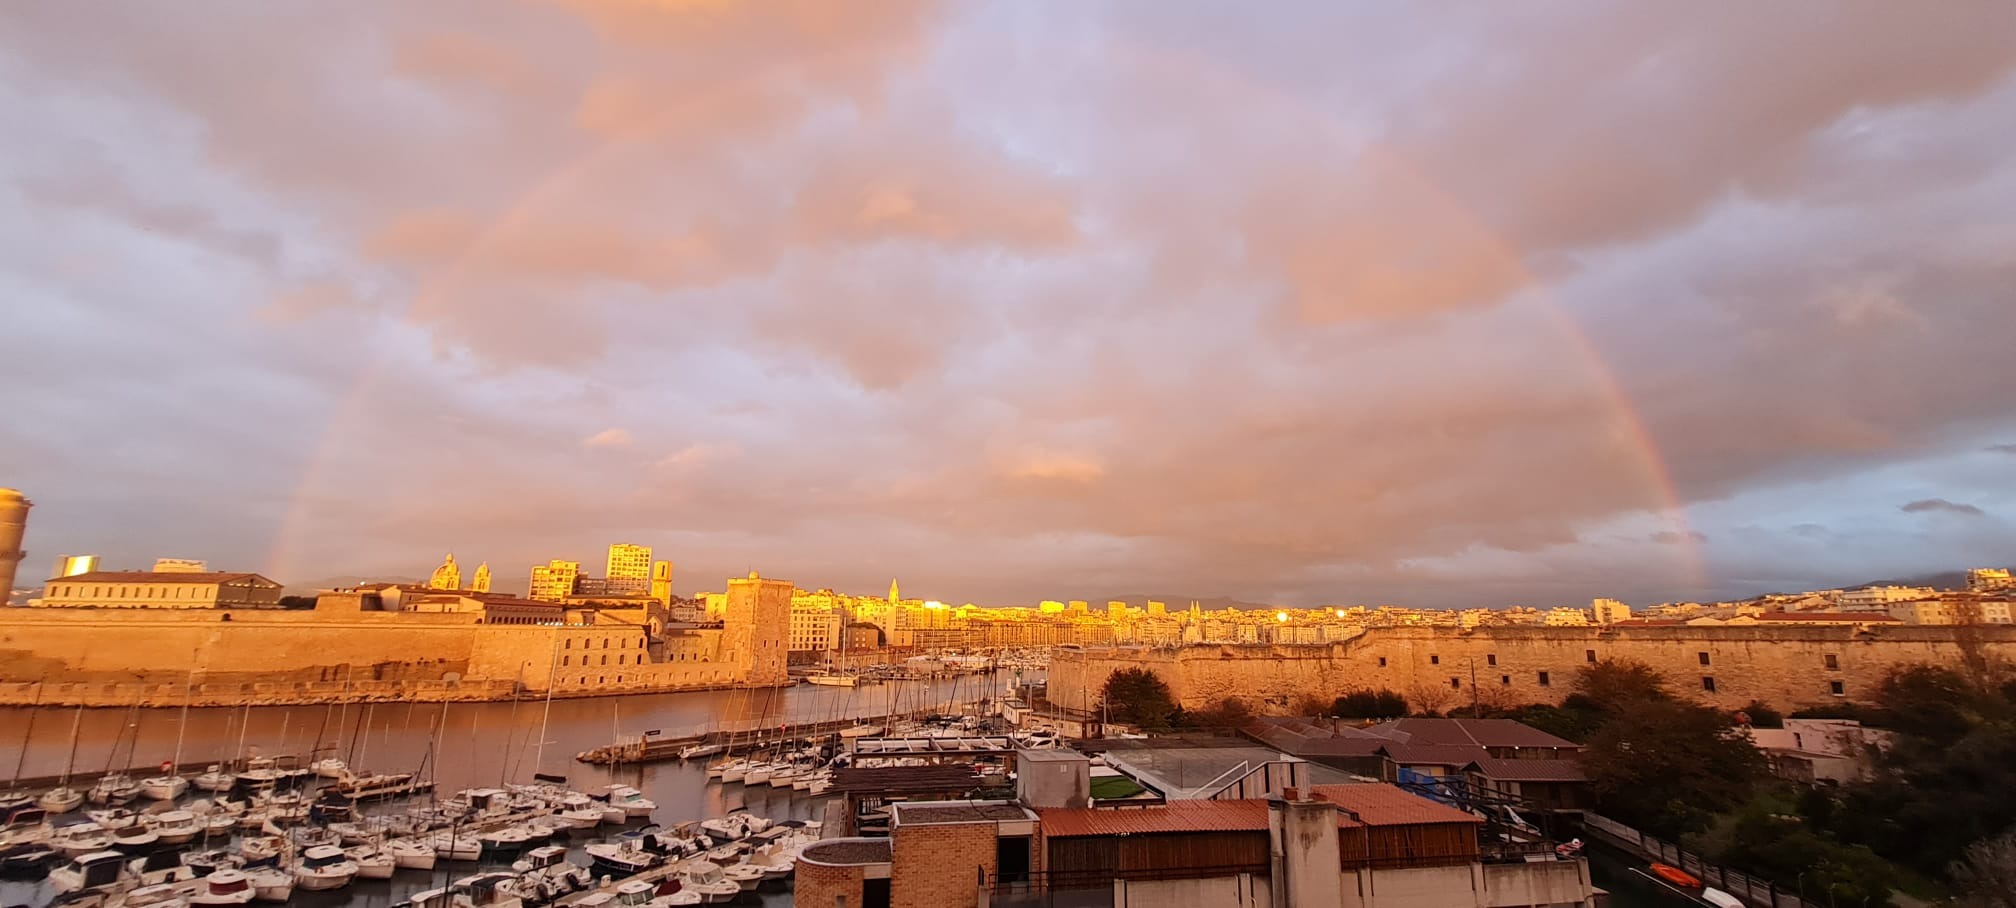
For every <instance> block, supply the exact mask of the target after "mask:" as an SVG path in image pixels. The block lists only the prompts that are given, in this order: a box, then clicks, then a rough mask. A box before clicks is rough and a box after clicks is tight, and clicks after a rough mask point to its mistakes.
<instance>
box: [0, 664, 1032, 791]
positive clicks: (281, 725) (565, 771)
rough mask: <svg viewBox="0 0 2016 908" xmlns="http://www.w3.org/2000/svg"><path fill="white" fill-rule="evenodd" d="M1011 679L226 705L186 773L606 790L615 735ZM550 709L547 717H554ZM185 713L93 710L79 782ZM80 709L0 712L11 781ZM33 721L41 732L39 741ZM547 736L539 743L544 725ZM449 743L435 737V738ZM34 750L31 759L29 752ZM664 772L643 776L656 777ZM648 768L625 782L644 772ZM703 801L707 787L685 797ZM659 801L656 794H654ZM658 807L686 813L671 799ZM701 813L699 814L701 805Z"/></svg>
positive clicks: (30, 768)
mask: <svg viewBox="0 0 2016 908" xmlns="http://www.w3.org/2000/svg"><path fill="white" fill-rule="evenodd" d="M1002 683H1003V682H1001V681H998V680H996V679H994V678H993V677H991V676H987V675H974V676H968V677H961V678H948V679H941V680H936V681H930V682H925V681H904V682H894V683H889V684H880V685H874V686H869V687H858V688H839V687H814V686H810V685H802V686H797V687H789V688H783V689H773V690H755V691H747V690H743V691H699V692H691V693H677V694H652V695H644V696H631V697H609V698H601V699H576V700H553V701H551V702H550V704H549V703H548V702H546V701H542V700H524V701H520V702H516V703H512V702H503V703H451V704H440V703H377V704H350V705H347V706H337V705H326V706H290V707H281V706H273V707H253V708H251V709H245V708H235V709H233V708H223V707H206V708H199V709H191V710H189V711H188V716H189V720H188V728H187V731H186V733H185V735H184V737H183V741H182V752H181V755H182V762H183V763H184V764H191V763H206V762H217V761H221V760H225V759H229V758H230V757H231V756H233V755H234V754H236V753H237V752H238V750H239V747H240V742H241V741H242V742H243V746H244V747H245V748H246V749H247V750H248V751H250V750H254V749H256V750H257V752H259V753H263V754H295V755H299V756H302V757H303V759H304V762H305V760H306V756H307V755H308V754H309V753H310V752H311V751H313V750H316V749H318V748H322V749H329V748H333V749H334V750H333V752H334V753H335V754H336V755H337V756H340V757H342V758H344V759H345V760H347V761H348V762H349V763H350V764H351V766H353V767H356V768H360V769H371V770H378V771H386V772H390V771H410V770H414V769H416V768H418V767H420V766H421V765H422V761H423V760H427V759H428V757H429V744H430V742H434V746H435V751H434V757H433V759H432V760H431V764H432V765H430V767H429V768H430V769H431V770H432V771H433V773H434V775H435V777H436V779H437V780H438V781H439V782H440V784H441V786H442V788H444V789H446V790H449V791H453V790H455V789H457V788H464V787H468V786H471V785H495V784H498V783H500V782H504V781H514V782H525V781H530V780H531V778H532V773H533V772H535V771H537V772H545V773H552V774H562V775H566V776H568V778H569V779H570V780H579V781H575V784H576V787H581V786H582V785H584V784H586V783H587V782H588V781H591V780H592V781H594V782H595V784H600V782H601V780H602V779H603V778H605V777H606V776H605V775H603V774H602V772H603V771H602V770H601V769H599V768H592V767H588V766H586V765H583V764H579V763H576V762H574V755H575V754H577V753H580V752H581V751H584V750H588V749H589V748H592V747H597V746H600V745H603V744H608V743H610V742H611V741H613V740H615V739H616V738H618V737H631V738H634V737H636V736H637V735H639V734H642V733H644V732H645V731H649V730H656V731H658V732H660V733H662V734H663V735H665V736H667V737H676V736H681V735H690V734H697V733H699V732H703V731H709V730H714V729H723V728H726V729H746V728H751V727H756V726H762V727H766V728H767V727H770V726H773V725H781V724H783V723H787V722H816V721H825V720H833V719H844V718H851V717H857V716H869V715H881V714H885V713H891V712H907V711H939V710H949V709H950V708H951V704H952V703H955V702H969V701H972V700H975V699H978V698H981V697H986V696H990V695H995V694H998V692H999V691H1000V689H1001V684H1002ZM549 709H550V714H549ZM182 714H183V711H182V710H179V709H173V708H168V709H143V710H130V709H129V710H122V709H87V710H83V711H82V719H81V723H80V725H79V728H80V732H79V734H78V736H77V756H76V771H77V772H80V773H98V772H104V771H105V770H106V769H107V768H122V767H128V766H152V765H154V764H156V763H159V762H161V761H164V760H168V759H170V758H172V757H173V756H174V755H175V746H176V732H177V730H178V728H179V727H180V725H181V717H182ZM77 716H78V711H77V710H75V709H66V708H46V707H45V708H42V709H29V708H27V707H0V754H4V755H5V756H4V757H0V771H7V772H13V771H14V767H15V766H16V765H17V764H18V765H19V767H20V769H19V771H18V775H19V776H20V777H23V778H37V777H46V776H54V775H57V774H59V773H61V772H63V768H64V762H65V760H66V758H67V757H68V754H69V752H70V729H71V726H72V722H73V720H74V719H76V718H77ZM31 721H32V726H33V727H32V732H31V728H30V725H31ZM542 724H543V726H544V727H545V732H546V733H545V736H544V737H543V739H542V738H541V736H540V728H541V726H542ZM437 728H438V729H441V730H442V733H441V734H439V735H436V734H435V731H436V729H437ZM24 740H26V742H27V745H26V749H25V751H24V750H23V741H24ZM654 769H655V767H644V768H643V770H642V771H643V772H645V773H646V774H649V773H651V772H652V771H653V770H654ZM638 771H639V770H638V769H637V768H634V767H633V768H628V769H625V770H624V772H625V773H627V774H635V773H636V772H638ZM688 794H690V795H691V796H692V797H695V798H697V797H699V791H698V788H697V786H696V787H694V788H693V790H692V791H690V792H688ZM652 796H653V797H657V795H655V794H653V795H652ZM659 803H661V804H675V803H685V802H683V801H668V800H666V799H663V798H660V799H659ZM693 803H696V804H697V803H698V802H697V801H694V802H693Z"/></svg>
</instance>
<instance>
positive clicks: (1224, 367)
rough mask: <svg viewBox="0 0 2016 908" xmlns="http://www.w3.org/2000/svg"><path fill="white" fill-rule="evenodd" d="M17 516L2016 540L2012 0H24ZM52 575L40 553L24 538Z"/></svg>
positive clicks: (33, 527) (155, 542) (1062, 547)
mask: <svg viewBox="0 0 2016 908" xmlns="http://www.w3.org/2000/svg"><path fill="white" fill-rule="evenodd" d="M0 122H4V123H5V124H6V134H7V136H8V138H7V140H6V141H4V142H0V300H4V301H5V302H4V303H0V306H4V310H0V312H4V318H0V348H4V355H0V485H4V486H14V487H18V488H21V489H22V490H24V491H25V492H26V493H27V494H28V495H29V497H31V498H33V499H34V500H35V501H36V504H37V507H36V509H35V511H34V515H33V517H32V520H31V523H30V526H29V533H28V542H27V547H28V548H29V550H30V555H29V558H28V565H29V566H31V567H32V568H34V569H35V570H39V569H40V566H41V565H45V564H47V563H50V562H53V559H54V558H55V556H56V555H58V554H64V553H76V552H93V553H98V554H101V555H103V556H104V557H105V560H106V562H107V564H108V565H110V566H114V567H142V568H144V567H145V566H146V565H148V564H150V563H151V561H152V559H154V558H156V557H163V556H174V557H190V558H202V559H206V560H207V561H208V562H209V563H210V564H211V565H212V566H213V567H215V568H229V569H245V570H257V571H261V572H264V573H266V574H267V575H269V576H271V577H274V578H275V579H278V580H281V581H282V582H289V583H296V584H300V583H309V582H313V581H317V580H321V579H325V578H335V577H352V578H355V577H369V576H391V575H396V576H408V577H413V576H425V575H426V574H427V572H428V571H429V570H431V569H432V567H433V565H434V564H435V563H436V562H438V561H439V559H440V557H441V555H442V554H443V553H445V552H449V551H453V552H454V553H455V554H456V556H457V558H458V560H460V561H462V562H464V563H465V564H471V565H473V564H475V563H477V562H480V561H487V562H489V563H490V564H491V565H492V568H493V570H494V571H495V572H496V574H497V576H498V587H499V589H513V588H516V589H522V587H523V584H524V580H525V577H526V575H527V572H528V570H529V566H530V565H531V564H533V563H535V562H543V561H544V560H546V559H549V558H566V559H574V560H581V561H584V562H586V563H588V564H590V565H591V566H592V567H591V570H598V571H599V568H600V563H601V552H602V548H603V547H604V546H606V545H607V544H608V543H610V542H615V541H631V542H638V543H644V544H649V545H652V546H654V547H655V548H656V549H657V552H658V555H659V557H661V558H669V559H670V560H672V561H674V562H675V563H676V564H677V565H678V581H677V587H678V589H679V591H680V592H681V593H692V592H695V591H698V590H705V589H720V588H721V587H722V586H723V583H724V580H725V578H726V577H728V576H732V575H740V574H743V573H745V572H746V571H749V570H752V569H753V570H760V571H762V572H763V573H764V574H765V575H767V576H779V577H786V578H789V579H792V580H795V581H797V582H798V583H799V584H800V585H802V586H807V587H821V586H824V587H833V588H836V589H841V590H848V591H854V592H860V593H871V592H879V591H880V590H882V589H885V588H886V586H887V583H888V581H889V579H890V578H891V577H896V578H900V579H901V580H902V582H903V587H904V590H905V591H906V593H909V594H911V595H917V596H923V597H929V598H936V599H941V600H945V601H948V602H969V601H970V602H977V603H981V604H1018V603H1027V602H1031V601H1034V600H1037V599H1042V598H1059V599H1062V598H1087V599H1095V600H1097V599H1102V598H1105V597H1108V596H1116V595H1126V594H1141V593H1156V594H1162V595H1170V596H1177V597H1183V596H1197V597H1210V596H1231V597H1235V598H1239V599H1244V600H1249V601H1264V602H1276V603H1282V604H1289V605H1316V604H1343V603H1386V602H1390V603H1396V604H1405V605H1418V606H1429V607H1434V606H1470V605H1511V604H1539V605H1552V604H1564V603H1575V602H1579V601H1586V600H1587V599H1588V598H1589V597H1592V596H1599V595H1602V596H1615V597H1619V598H1623V599H1626V600H1627V601H1633V602H1637V603H1641V604H1642V603H1647V602H1659V601H1670V600H1687V599H1706V598H1720V597H1727V596H1740V595H1749V594H1753V593H1756V592H1761V591H1765V590H1790V589H1803V588H1811V587H1823V586H1829V585H1834V584H1840V583H1849V582H1856V581H1864V580H1872V579H1877V578H1882V577H1890V576H1904V575H1910V574H1913V573H1918V572H1925V571H1937V570H1950V569H1955V568H1965V567H1971V566H1982V565H2007V564H2011V563H2016V529H2012V523H2011V519H2012V517H2016V349H2012V338H2016V155H2012V154H2010V153H2009V149H2011V148H2016V17H2012V16H2009V15H2007V9H2006V6H2004V5H2003V4H2001V3H1998V2H1994V0H1983V2H1972V0H1954V2H1942V3H1938V4H1929V5H1928V4H1899V3H1893V2H1858V0H1816V2H1801V0H1787V2H1780V3H1770V4H1753V3H1740V2H1719V0H1717V2H1709V3H1705V4H1617V3H1603V2H1572V0H1562V2H1549V3H1532V4H1529V3H1520V4H1503V3H1439V2H1423V3H1408V4H1387V3H1350V2H1347V3H1332V2H1311V3H1296V2H1286V0H1284V2H1280V3H1269V4H1264V5H1261V6H1258V7H1256V6H1252V5H1240V4H1224V3H1189V2H1175V0H1153V2H1111V3H1102V2H1089V0H1086V2H1081V0H1071V2H1040V0H1002V2H986V0H974V2H958V3H933V2H925V0H889V2H881V0H859V2H849V3H844V4H841V3H831V2H825V0H777V2H768V3H733V2H726V0H654V2H647V0H439V2H429V3H404V2H354V3H343V4H328V3H306V2H287V0H242V2H229V0H220V2H214V3H205V4H202V5H201V6H200V8H196V9H192V8H191V7H189V6H188V5H185V4H172V3H131V4H122V5H119V6H118V7H117V11H116V15H112V14H108V12H107V10H106V9H105V7H104V5H101V4H94V3H14V4H7V5H5V7H4V8H0ZM32 573H33V570H29V571H24V572H23V576H24V577H27V576H29V575H31V574H32Z"/></svg>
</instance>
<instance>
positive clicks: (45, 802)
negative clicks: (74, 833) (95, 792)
mask: <svg viewBox="0 0 2016 908" xmlns="http://www.w3.org/2000/svg"><path fill="white" fill-rule="evenodd" d="M83 803H84V793H83V792H81V791H78V790H77V789H75V788H70V787H68V786H64V787H59V788H51V789H49V790H48V791H46V792H43V793H42V796H41V797H39V798H36V799H35V806H37V807H40V808H42V809H43V810H46V811H49V812H50V813H52V814H58V813H69V812H70V811H73V810H76V809H77V807H78V805H80V804H83Z"/></svg>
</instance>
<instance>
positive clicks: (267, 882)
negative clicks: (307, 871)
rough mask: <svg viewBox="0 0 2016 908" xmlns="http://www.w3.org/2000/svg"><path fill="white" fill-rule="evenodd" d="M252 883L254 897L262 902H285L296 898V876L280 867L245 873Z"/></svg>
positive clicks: (250, 870) (262, 868)
mask: <svg viewBox="0 0 2016 908" xmlns="http://www.w3.org/2000/svg"><path fill="white" fill-rule="evenodd" d="M245 878H246V879H248V880H251V881H252V897H253V898H255V899H258V900H259V901H262V902H284V901H287V900H288V899H291V898H293V897H294V875H293V874H291V873H288V872H287V871H285V870H281V869H280V868H278V867H260V868H257V869H248V870H246V871H245Z"/></svg>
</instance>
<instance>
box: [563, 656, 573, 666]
mask: <svg viewBox="0 0 2016 908" xmlns="http://www.w3.org/2000/svg"><path fill="white" fill-rule="evenodd" d="M560 664H561V665H572V664H574V657H573V656H561V657H560Z"/></svg>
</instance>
